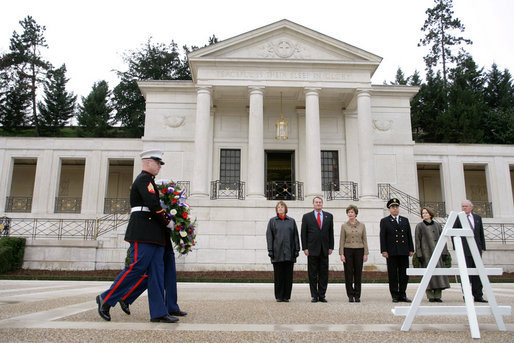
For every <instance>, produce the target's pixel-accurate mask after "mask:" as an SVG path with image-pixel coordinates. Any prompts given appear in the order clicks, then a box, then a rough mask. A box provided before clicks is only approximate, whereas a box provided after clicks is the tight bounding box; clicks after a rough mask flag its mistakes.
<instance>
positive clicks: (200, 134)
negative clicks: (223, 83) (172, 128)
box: [191, 86, 211, 198]
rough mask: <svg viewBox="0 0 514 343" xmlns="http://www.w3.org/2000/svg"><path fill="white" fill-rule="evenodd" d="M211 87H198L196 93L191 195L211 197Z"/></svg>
mask: <svg viewBox="0 0 514 343" xmlns="http://www.w3.org/2000/svg"><path fill="white" fill-rule="evenodd" d="M210 114H211V87H209V86H202V87H198V90H197V95H196V124H195V130H196V131H195V160H194V169H193V180H192V185H191V196H192V197H197V198H207V197H209V174H210V173H209V157H210V156H209V146H210V142H209V126H210Z"/></svg>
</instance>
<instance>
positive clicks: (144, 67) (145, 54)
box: [113, 38, 181, 137]
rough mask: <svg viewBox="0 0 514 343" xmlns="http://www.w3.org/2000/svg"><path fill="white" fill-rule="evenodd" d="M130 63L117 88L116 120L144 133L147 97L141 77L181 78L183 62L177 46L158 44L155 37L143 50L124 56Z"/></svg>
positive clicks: (134, 132)
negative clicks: (180, 71)
mask: <svg viewBox="0 0 514 343" xmlns="http://www.w3.org/2000/svg"><path fill="white" fill-rule="evenodd" d="M123 59H124V61H125V62H126V63H127V65H128V70H127V71H125V72H121V71H118V72H117V73H118V76H119V77H120V78H121V81H120V83H119V84H118V85H117V86H116V87H115V88H114V91H113V95H114V100H115V101H114V104H115V105H114V106H115V110H116V116H115V119H116V120H117V121H118V122H120V123H121V125H122V126H124V127H126V128H127V129H128V130H129V133H130V135H131V136H134V137H140V136H142V135H143V130H144V122H145V120H144V118H145V99H144V97H143V95H142V94H141V92H140V91H139V87H138V86H137V81H139V80H177V79H181V78H180V75H178V74H177V70H178V69H180V65H181V61H180V56H179V53H178V52H177V45H176V44H175V43H174V42H173V41H172V42H171V43H170V44H169V45H166V44H162V43H160V44H154V43H152V41H151V38H150V39H148V41H147V42H146V44H145V45H143V47H142V48H141V49H140V50H135V51H130V52H128V53H126V54H125V55H124V57H123Z"/></svg>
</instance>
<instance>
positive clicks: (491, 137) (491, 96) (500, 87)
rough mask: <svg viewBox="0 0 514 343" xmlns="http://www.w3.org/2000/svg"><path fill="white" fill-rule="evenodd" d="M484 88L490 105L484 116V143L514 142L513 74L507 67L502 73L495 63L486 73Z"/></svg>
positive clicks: (487, 102) (485, 96)
mask: <svg viewBox="0 0 514 343" xmlns="http://www.w3.org/2000/svg"><path fill="white" fill-rule="evenodd" d="M486 82H487V86H486V87H485V90H484V99H485V103H486V105H487V106H488V110H487V112H486V114H485V115H484V116H483V126H484V131H485V135H484V143H496V144H512V143H513V142H514V87H513V84H512V76H511V74H510V72H509V71H508V70H507V69H505V71H504V72H503V73H502V72H501V71H500V70H498V66H497V65H496V64H493V65H492V67H491V71H489V72H488V73H487V75H486Z"/></svg>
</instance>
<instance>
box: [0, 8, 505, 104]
mask: <svg viewBox="0 0 514 343" xmlns="http://www.w3.org/2000/svg"><path fill="white" fill-rule="evenodd" d="M433 4H434V2H433V0H352V1H347V0H309V1H306V0H293V1H287V0H283V1H280V0H260V1H251V0H237V1H232V0H231V1H227V0H218V1H213V0H209V1H206V0H194V1H171V0H168V1H151V0H149V1H141V0H139V1H133V0H125V1H118V0H103V1H98V0H88V1H69V0H68V1H57V0H34V1H32V0H15V1H6V2H4V3H3V4H2V6H1V11H0V53H1V54H3V53H5V52H7V51H8V48H9V39H10V38H11V37H12V33H13V31H15V30H16V31H17V32H18V33H21V32H22V29H21V26H20V25H19V23H18V22H19V21H20V20H22V19H23V18H24V17H26V16H27V15H31V16H32V17H34V19H35V20H36V22H37V23H38V24H40V25H44V26H46V33H45V37H46V40H47V43H48V45H49V49H47V50H46V51H45V57H46V58H47V59H48V60H49V61H50V62H51V63H52V64H53V65H54V66H56V67H58V66H60V65H61V64H62V63H66V67H67V70H68V73H67V76H68V78H69V79H70V81H69V83H68V90H69V91H73V92H74V93H75V94H77V95H79V96H85V95H87V94H88V93H89V92H90V91H91V87H92V85H93V83H94V82H96V81H100V80H106V81H108V83H109V86H110V87H111V88H114V86H116V84H117V83H118V79H117V77H116V75H115V74H114V72H113V71H112V70H114V69H117V70H120V69H121V70H123V69H124V68H125V65H124V63H123V61H122V58H121V56H122V54H123V53H124V52H127V51H128V50H135V49H138V48H140V46H141V44H143V43H144V42H146V40H147V39H148V38H149V37H150V36H151V37H153V42H154V43H160V42H162V43H169V42H170V41H171V40H174V41H175V42H176V43H177V44H178V45H179V47H182V45H184V44H187V45H189V46H190V45H197V46H202V45H204V44H205V43H207V39H208V37H210V36H212V35H213V34H215V35H216V37H218V39H219V40H225V39H228V38H231V37H233V36H236V35H238V34H241V33H245V32H248V31H250V30H253V29H256V28H259V27H262V26H265V25H268V24H271V23H273V22H275V21H278V20H281V19H288V20H291V21H293V22H295V23H297V24H300V25H303V26H306V27H308V28H310V29H313V30H315V31H318V32H320V33H323V34H325V35H328V36H330V37H333V38H335V39H338V40H341V41H343V42H346V43H348V44H351V45H354V46H356V47H358V48H361V49H364V50H366V51H369V52H371V53H374V54H376V55H379V56H381V57H382V58H383V61H382V63H381V65H380V67H379V68H378V70H377V72H376V73H375V75H374V77H373V79H372V81H373V83H375V84H382V82H383V81H384V80H388V81H391V80H393V79H394V76H395V73H396V69H397V68H398V66H400V67H401V68H402V69H403V71H404V72H405V73H406V74H407V75H411V74H412V73H413V72H414V70H415V69H418V70H419V71H420V72H421V73H422V76H423V75H424V69H425V66H424V62H423V56H424V55H426V53H427V48H419V47H417V43H418V42H419V39H420V38H422V37H423V33H422V32H421V31H420V28H421V26H422V25H423V23H424V21H425V19H426V14H425V10H426V9H427V8H429V7H433ZM454 11H455V15H454V16H455V17H457V18H459V19H461V21H462V23H463V24H464V25H465V27H466V31H465V33H464V36H465V38H469V39H471V40H472V41H473V43H474V44H473V46H471V47H468V48H467V50H468V51H469V52H471V54H472V56H473V57H474V58H475V61H476V62H477V63H478V64H479V65H480V66H484V67H486V68H487V69H488V68H490V66H491V64H492V63H493V62H495V63H496V64H498V66H499V67H500V69H502V70H503V69H505V68H507V69H509V70H510V71H511V72H514V20H512V14H513V13H514V1H512V0H454Z"/></svg>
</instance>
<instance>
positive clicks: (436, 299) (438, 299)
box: [434, 298, 443, 303]
mask: <svg viewBox="0 0 514 343" xmlns="http://www.w3.org/2000/svg"><path fill="white" fill-rule="evenodd" d="M434 301H435V302H436V303H442V302H443V301H442V300H441V298H435V299H434Z"/></svg>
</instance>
